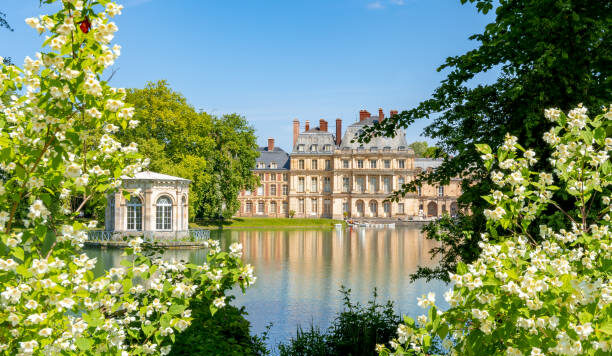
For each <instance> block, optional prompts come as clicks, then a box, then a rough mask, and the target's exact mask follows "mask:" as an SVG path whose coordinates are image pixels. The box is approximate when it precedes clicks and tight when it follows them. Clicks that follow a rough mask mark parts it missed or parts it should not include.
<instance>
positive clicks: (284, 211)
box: [283, 201, 289, 214]
mask: <svg viewBox="0 0 612 356" xmlns="http://www.w3.org/2000/svg"><path fill="white" fill-rule="evenodd" d="M288 210H289V203H287V202H286V201H284V202H283V214H286V213H287V211H288Z"/></svg>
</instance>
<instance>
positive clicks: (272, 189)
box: [270, 184, 276, 196]
mask: <svg viewBox="0 0 612 356" xmlns="http://www.w3.org/2000/svg"><path fill="white" fill-rule="evenodd" d="M270 195H272V196H276V184H272V185H270Z"/></svg>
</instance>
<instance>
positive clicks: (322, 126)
mask: <svg viewBox="0 0 612 356" xmlns="http://www.w3.org/2000/svg"><path fill="white" fill-rule="evenodd" d="M319 130H321V131H323V132H327V121H325V120H323V119H321V120H319Z"/></svg>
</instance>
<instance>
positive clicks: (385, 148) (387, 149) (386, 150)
mask: <svg viewBox="0 0 612 356" xmlns="http://www.w3.org/2000/svg"><path fill="white" fill-rule="evenodd" d="M383 151H384V152H389V151H391V147H389V146H385V147H383Z"/></svg>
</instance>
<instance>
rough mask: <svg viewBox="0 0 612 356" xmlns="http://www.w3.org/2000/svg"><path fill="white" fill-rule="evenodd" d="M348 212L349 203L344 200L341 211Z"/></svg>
mask: <svg viewBox="0 0 612 356" xmlns="http://www.w3.org/2000/svg"><path fill="white" fill-rule="evenodd" d="M348 212H349V203H347V202H344V203H342V213H348Z"/></svg>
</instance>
